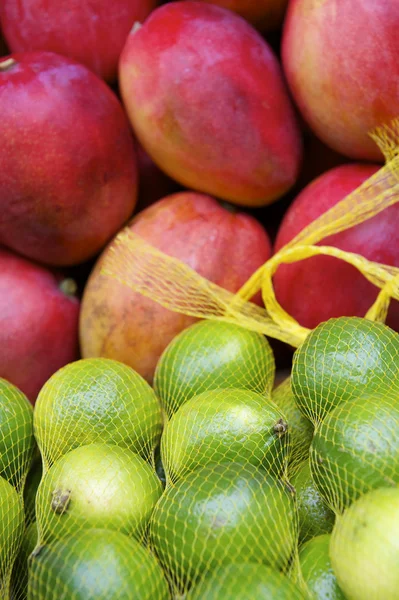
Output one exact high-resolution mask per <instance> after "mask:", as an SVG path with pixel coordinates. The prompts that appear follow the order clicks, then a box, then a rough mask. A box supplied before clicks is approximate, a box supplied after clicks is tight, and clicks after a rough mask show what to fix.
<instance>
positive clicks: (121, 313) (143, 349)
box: [80, 192, 271, 382]
mask: <svg viewBox="0 0 399 600" xmlns="http://www.w3.org/2000/svg"><path fill="white" fill-rule="evenodd" d="M127 227H129V228H130V229H131V230H132V231H134V232H135V233H136V234H138V235H140V236H141V237H142V238H144V240H146V241H147V242H149V243H150V244H152V245H153V246H155V247H157V248H158V249H160V250H162V251H163V252H165V253H166V254H169V255H170V256H174V257H176V258H178V259H180V260H182V261H183V262H184V263H186V264H187V265H189V266H190V267H191V268H192V269H194V270H195V271H197V272H198V273H200V274H201V275H202V276H204V277H206V278H207V279H210V280H211V281H213V282H214V283H216V284H218V285H220V286H222V287H224V288H226V289H228V290H229V291H231V292H236V291H237V290H238V289H239V288H240V287H241V286H242V285H243V284H244V283H245V282H246V280H247V279H248V278H249V277H250V275H251V274H252V273H253V272H254V271H255V270H256V269H257V268H258V267H260V266H261V265H262V264H263V263H264V262H266V260H267V259H268V258H269V257H270V252H271V250H270V242H269V238H268V235H267V233H266V231H265V230H264V229H263V227H262V226H261V225H260V223H258V222H257V221H256V220H255V219H254V218H253V217H250V216H249V215H246V214H240V213H233V212H231V211H229V210H226V209H225V208H224V207H222V206H221V205H220V204H219V203H218V202H217V201H216V200H214V199H213V198H210V197H209V196H205V195H203V194H196V193H193V192H181V193H178V194H174V195H172V196H167V197H166V198H164V199H163V200H160V201H158V202H156V203H155V204H153V205H152V206H150V207H149V208H147V209H145V210H144V211H142V212H141V213H139V214H138V215H137V216H136V217H134V218H133V220H132V221H131V222H130V224H129V225H128V226H127ZM114 247H115V245H114V242H111V244H109V245H108V246H107V248H106V249H105V250H104V252H103V253H102V255H101V256H100V258H99V260H98V261H97V263H96V265H95V267H94V269H93V271H92V273H91V275H90V277H89V280H88V283H87V285H86V288H85V291H84V295H83V300H82V310H81V315H80V342H81V352H82V356H83V357H84V358H88V357H91V356H103V357H106V358H113V359H115V360H119V361H121V362H123V363H126V364H127V365H130V366H131V367H133V369H135V370H136V371H138V373H140V375H142V376H143V377H144V378H145V379H146V380H147V381H149V382H151V381H152V378H153V374H154V371H155V366H156V364H157V361H158V358H159V357H160V355H161V354H162V352H163V351H164V349H165V348H166V346H167V345H168V344H169V342H170V341H172V339H173V338H174V337H175V336H176V335H177V334H178V333H180V331H182V330H183V329H185V328H186V327H188V326H189V325H191V324H192V323H194V322H195V319H193V318H192V317H189V316H186V315H183V314H180V313H176V312H171V311H169V310H167V309H166V308H163V307H162V306H161V305H160V304H158V303H156V302H155V301H154V300H152V299H151V298H149V297H145V296H142V295H141V294H139V293H136V292H134V291H132V290H131V289H130V288H129V287H127V286H123V285H121V284H120V283H119V282H117V281H116V280H113V279H111V278H109V277H107V276H105V275H102V274H101V273H100V271H101V269H102V265H103V262H104V259H106V257H107V256H108V254H109V253H110V252H112V251H113V248H114ZM120 248H121V247H119V248H118V250H117V251H118V252H119V253H120V260H121V264H123V270H124V272H126V277H127V278H128V276H129V259H128V258H127V257H126V256H124V255H123V253H121V250H120ZM255 299H256V301H257V302H258V303H261V299H260V297H259V296H258V297H256V298H255Z"/></svg>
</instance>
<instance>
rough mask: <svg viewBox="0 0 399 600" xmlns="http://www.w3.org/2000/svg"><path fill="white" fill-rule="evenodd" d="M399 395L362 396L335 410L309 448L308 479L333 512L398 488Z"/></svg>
mask: <svg viewBox="0 0 399 600" xmlns="http://www.w3.org/2000/svg"><path fill="white" fill-rule="evenodd" d="M398 432H399V395H398V394H394V395H393V396H392V397H389V395H388V394H383V393H382V394H376V393H374V394H373V395H372V396H369V395H363V396H360V397H359V398H355V399H353V400H351V401H348V402H346V403H345V404H341V405H340V406H337V408H335V409H334V410H333V411H332V412H331V413H330V414H329V415H328V416H327V417H326V418H325V420H324V421H323V422H322V424H321V425H320V427H319V428H318V429H317V430H316V433H315V435H314V438H313V442H312V444H311V446H310V463H311V470H312V476H313V480H314V482H315V484H316V485H317V487H318V489H319V491H320V492H321V493H322V495H323V496H324V498H325V499H326V500H327V502H328V504H329V505H330V506H332V507H333V508H334V509H335V510H336V512H342V511H343V510H344V509H345V508H346V507H347V506H349V505H350V504H351V503H352V502H353V501H354V500H356V498H358V497H359V496H360V495H361V494H364V493H365V492H367V491H369V490H371V489H374V488H377V487H386V486H390V485H391V486H394V485H396V484H398V483H399V435H398Z"/></svg>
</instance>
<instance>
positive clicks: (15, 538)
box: [0, 477, 25, 598]
mask: <svg viewBox="0 0 399 600" xmlns="http://www.w3.org/2000/svg"><path fill="white" fill-rule="evenodd" d="M24 523H25V518H24V507H23V504H22V500H21V497H20V496H19V495H18V494H17V492H16V491H15V489H14V488H13V487H12V485H11V484H10V483H8V481H6V480H5V479H3V478H2V477H0V597H1V598H8V597H9V591H8V590H9V586H10V579H11V573H12V567H13V564H14V561H15V558H16V556H17V554H18V550H19V547H20V544H21V541H22V536H23V534H24Z"/></svg>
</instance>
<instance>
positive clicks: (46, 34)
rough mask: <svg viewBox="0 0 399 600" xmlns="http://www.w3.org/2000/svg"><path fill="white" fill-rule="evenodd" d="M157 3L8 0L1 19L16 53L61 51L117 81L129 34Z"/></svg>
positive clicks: (3, 4) (1, 5)
mask: <svg viewBox="0 0 399 600" xmlns="http://www.w3.org/2000/svg"><path fill="white" fill-rule="evenodd" d="M157 4H158V2H157V0H113V1H112V10H110V3H109V0H96V1H95V2H92V1H91V0H68V2H49V1H48V0H19V1H18V2H15V1H14V0H2V1H1V3H0V21H1V24H2V27H3V30H4V37H5V38H6V39H7V41H8V44H9V47H10V49H11V51H12V52H32V51H34V50H45V51H47V52H57V54H62V55H63V56H68V57H69V58H72V59H74V60H76V61H78V62H80V63H82V64H83V65H85V66H86V67H88V68H89V69H90V70H92V71H94V73H96V74H97V75H98V76H99V77H101V78H103V79H105V80H106V81H109V82H114V81H115V80H116V78H117V71H118V59H119V55H120V53H121V51H122V47H123V44H124V40H125V38H126V36H127V34H128V33H129V31H130V29H131V28H132V26H133V24H134V23H135V22H136V21H143V20H144V19H145V18H146V17H147V16H148V15H149V14H150V12H151V10H153V9H154V8H155V6H156V5H157ZM0 46H1V43H0Z"/></svg>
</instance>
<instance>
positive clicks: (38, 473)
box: [24, 457, 43, 525]
mask: <svg viewBox="0 0 399 600" xmlns="http://www.w3.org/2000/svg"><path fill="white" fill-rule="evenodd" d="M42 474H43V468H42V460H41V458H40V457H39V458H36V460H34V461H33V463H32V465H31V468H30V469H29V472H28V475H27V477H26V481H25V487H24V508H25V522H26V524H27V525H29V523H32V521H35V520H36V516H35V515H36V512H35V503H36V493H37V488H38V487H39V483H40V481H41V479H42Z"/></svg>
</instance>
